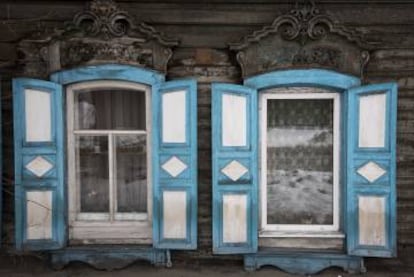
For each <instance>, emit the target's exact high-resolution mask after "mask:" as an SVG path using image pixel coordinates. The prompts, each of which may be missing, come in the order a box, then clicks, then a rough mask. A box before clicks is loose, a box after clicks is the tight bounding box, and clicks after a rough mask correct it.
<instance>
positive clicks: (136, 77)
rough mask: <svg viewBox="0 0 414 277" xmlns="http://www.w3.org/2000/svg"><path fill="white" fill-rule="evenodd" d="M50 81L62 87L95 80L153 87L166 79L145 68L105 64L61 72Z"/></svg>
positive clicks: (55, 74)
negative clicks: (126, 82) (127, 82)
mask: <svg viewBox="0 0 414 277" xmlns="http://www.w3.org/2000/svg"><path fill="white" fill-rule="evenodd" d="M50 80H51V81H53V82H55V83H58V84H62V85H68V84H73V83H78V82H85V81H94V80H118V81H129V82H135V83H141V84H146V85H150V86H153V85H156V84H159V83H161V82H163V81H164V80H165V77H164V75H163V74H161V73H159V72H157V71H154V70H149V69H145V68H140V67H134V66H130V65H120V64H103V65H91V66H85V67H79V68H74V69H70V70H64V71H59V72H56V73H53V74H52V75H51V76H50Z"/></svg>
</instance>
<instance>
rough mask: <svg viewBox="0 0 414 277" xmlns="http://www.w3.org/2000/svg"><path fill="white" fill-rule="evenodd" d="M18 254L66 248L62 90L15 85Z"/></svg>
mask: <svg viewBox="0 0 414 277" xmlns="http://www.w3.org/2000/svg"><path fill="white" fill-rule="evenodd" d="M13 94H14V95H13V100H14V103H13V104H14V105H13V110H14V111H13V112H14V144H15V157H14V159H15V203H16V204H15V222H16V228H15V236H16V238H15V239H16V247H17V249H36V250H41V249H56V248H60V247H62V246H63V245H64V244H65V194H64V192H65V188H64V175H65V174H64V145H63V143H64V142H63V130H62V128H63V125H64V124H63V113H62V108H63V102H62V87H61V86H60V85H58V84H55V83H52V82H47V81H41V80H33V79H14V80H13Z"/></svg>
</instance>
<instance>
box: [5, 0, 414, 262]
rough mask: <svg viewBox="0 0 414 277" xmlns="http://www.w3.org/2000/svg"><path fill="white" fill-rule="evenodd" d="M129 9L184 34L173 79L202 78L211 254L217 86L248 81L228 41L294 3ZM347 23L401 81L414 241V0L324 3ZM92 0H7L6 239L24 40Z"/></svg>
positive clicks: (203, 174)
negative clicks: (15, 86)
mask: <svg viewBox="0 0 414 277" xmlns="http://www.w3.org/2000/svg"><path fill="white" fill-rule="evenodd" d="M117 2H118V3H119V4H120V6H121V7H122V9H124V10H126V11H128V13H129V14H131V15H132V16H134V17H136V20H137V21H138V22H139V21H144V22H146V23H149V24H151V25H152V26H154V27H156V28H157V29H158V30H160V31H162V32H164V33H165V34H167V35H168V36H171V37H174V38H178V39H179V40H180V41H181V44H180V46H179V47H178V48H176V49H175V50H174V56H173V58H172V60H171V62H170V64H169V67H168V78H170V79H174V78H178V77H188V76H195V77H197V79H198V82H199V90H198V95H199V100H198V101H199V102H198V114H199V119H198V128H199V131H198V132H199V134H198V136H199V217H198V220H199V223H198V226H199V232H198V237H199V250H198V251H196V252H194V253H196V255H197V256H206V255H209V254H210V253H211V247H212V243H211V226H212V225H211V141H210V138H211V127H210V123H211V122H210V118H211V117H210V104H211V103H210V98H211V92H210V83H211V82H216V81H219V82H233V83H240V82H241V73H240V68H239V66H238V64H237V62H236V60H235V55H234V53H232V52H230V51H229V50H228V48H227V44H228V43H231V42H237V41H238V40H239V39H240V38H242V37H243V36H245V35H247V34H250V33H251V32H252V31H254V30H256V29H259V28H261V27H262V26H264V25H268V24H270V23H271V22H272V21H273V19H274V18H276V17H277V16H278V15H281V14H283V13H286V12H287V11H289V10H290V9H291V8H292V6H293V3H292V2H293V1H272V0H261V1H254V0H228V1H224V0H223V1H219V0H214V1H208V3H207V1H184V0H182V1H179V0H175V1H173V0H171V1H169V0H163V1H155V0H153V1H150V0H147V1H136V2H135V1H132V0H128V1H126V0H123V1H121V0H119V1H117ZM316 4H317V5H318V7H319V8H323V9H325V10H327V11H328V12H329V13H330V14H331V15H332V16H333V17H334V18H336V19H337V20H338V21H340V22H342V23H344V24H345V25H347V26H350V27H355V28H357V29H359V30H360V31H362V32H364V34H365V36H366V38H368V39H369V40H375V41H377V42H378V44H377V46H376V49H377V50H374V52H373V53H372V56H371V59H370V62H369V64H368V67H367V71H366V78H367V82H384V81H389V80H395V81H397V82H398V83H399V102H398V167H397V176H398V242H399V245H400V246H405V245H414V17H413V15H414V1H391V0H389V1H371V0H363V1H352V0H351V1H341V0H330V1H328V0H326V1H316ZM84 5H85V1H69V0H68V1H62V0H60V1H59V0H57V1H52V0H49V1H46V0H36V1H29V0H25V1H23V0H15V1H10V2H7V1H6V2H3V1H2V3H0V67H1V69H0V70H1V71H0V74H1V75H3V81H2V91H3V96H2V101H3V114H4V116H3V129H4V132H3V134H4V141H3V143H4V144H3V148H4V165H5V174H4V176H3V182H4V183H5V185H4V190H3V195H4V199H5V203H4V212H5V215H4V221H5V226H4V227H3V228H4V232H3V242H5V243H6V244H7V243H12V241H13V203H12V202H13V201H12V198H11V195H12V191H13V181H12V179H13V166H12V165H13V157H12V149H13V144H12V122H11V112H12V110H11V92H10V78H11V77H14V76H18V75H19V74H20V73H19V72H18V71H16V64H15V61H16V58H17V53H16V42H17V41H18V40H19V39H21V38H23V37H25V36H28V35H30V34H32V33H34V32H38V31H40V30H43V29H44V28H50V29H53V28H55V27H61V26H62V25H63V22H64V21H70V20H71V19H72V18H73V16H74V15H75V14H76V13H77V12H79V11H80V10H82V9H83V7H84Z"/></svg>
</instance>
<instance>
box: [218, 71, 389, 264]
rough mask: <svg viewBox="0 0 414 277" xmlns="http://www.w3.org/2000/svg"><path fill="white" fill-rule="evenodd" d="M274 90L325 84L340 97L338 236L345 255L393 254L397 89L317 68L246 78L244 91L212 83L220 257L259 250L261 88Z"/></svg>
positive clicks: (239, 87)
mask: <svg viewBox="0 0 414 277" xmlns="http://www.w3.org/2000/svg"><path fill="white" fill-rule="evenodd" d="M274 87H321V88H327V89H331V90H332V91H335V92H338V93H340V94H341V95H342V96H341V99H342V100H341V101H343V103H342V105H341V122H342V124H343V127H342V131H341V142H343V144H342V145H341V148H342V150H341V156H342V157H341V169H340V170H341V175H342V178H341V180H342V182H341V184H340V186H341V187H342V188H341V192H342V194H343V195H341V197H340V201H341V202H342V204H341V207H342V208H341V210H340V216H341V226H340V231H342V232H343V233H344V234H345V239H346V243H347V253H348V254H349V255H354V256H376V257H390V256H395V254H396V179H395V178H396V176H395V175H396V126H397V122H396V113H397V86H396V84H394V83H387V84H378V85H369V86H360V80H359V79H357V78H355V77H352V76H348V75H344V74H340V73H337V72H333V71H328V70H319V69H309V70H303V69H301V70H286V71H278V72H270V73H266V74H262V75H258V76H254V77H251V78H248V79H246V80H245V86H239V85H232V84H213V86H212V94H213V95H212V140H213V142H212V143H213V153H212V156H213V251H214V253H218V254H221V253H228V254H236V253H254V252H256V251H257V241H258V230H257V229H258V218H259V214H258V204H259V198H258V190H259V187H258V180H257V166H258V164H259V160H258V156H257V145H258V144H260V142H259V143H258V140H257V139H258V138H257V128H258V125H260V123H259V122H258V118H257V115H258V113H259V110H258V107H257V104H256V103H257V99H258V94H257V91H259V93H260V91H261V90H266V89H269V88H274ZM242 99H245V100H242ZM244 101H246V103H247V104H244ZM243 107H246V108H245V114H246V115H247V119H246V120H245V122H246V125H245V126H244V127H243V124H240V122H244V119H243V117H244V113H243ZM245 134H246V135H245ZM242 196H246V197H245V198H243V197H242ZM228 221H230V223H228ZM232 226H233V227H232Z"/></svg>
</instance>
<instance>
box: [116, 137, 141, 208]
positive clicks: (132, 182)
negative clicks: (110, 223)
mask: <svg viewBox="0 0 414 277" xmlns="http://www.w3.org/2000/svg"><path fill="white" fill-rule="evenodd" d="M116 176H117V198H118V201H117V203H118V212H121V213H127V212H146V211H147V141H146V135H145V134H144V135H122V136H117V137H116Z"/></svg>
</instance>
